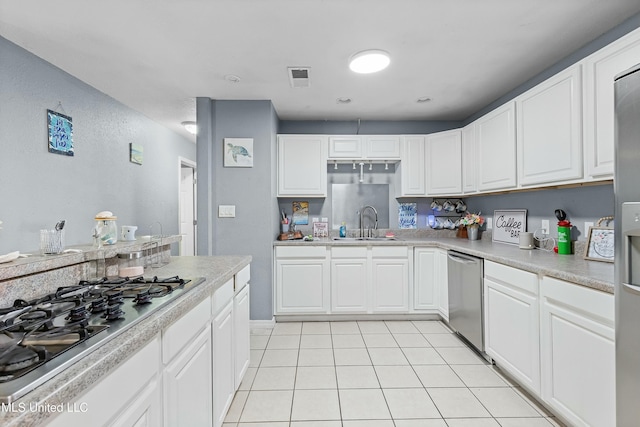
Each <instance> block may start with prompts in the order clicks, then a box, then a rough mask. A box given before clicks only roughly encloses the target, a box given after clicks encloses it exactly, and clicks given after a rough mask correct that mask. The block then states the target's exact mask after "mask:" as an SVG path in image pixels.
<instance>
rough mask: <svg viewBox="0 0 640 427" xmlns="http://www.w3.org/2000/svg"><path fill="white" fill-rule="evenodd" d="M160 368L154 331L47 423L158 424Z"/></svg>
mask: <svg viewBox="0 0 640 427" xmlns="http://www.w3.org/2000/svg"><path fill="white" fill-rule="evenodd" d="M160 368H161V362H160V336H159V335H158V336H157V337H156V338H154V339H153V340H152V341H151V342H149V343H148V344H147V345H145V346H144V347H143V348H142V349H140V350H138V351H137V352H136V353H135V354H133V355H132V356H131V357H130V358H129V359H127V360H125V361H122V362H121V363H120V364H119V365H118V367H117V368H115V370H114V371H113V372H111V373H109V374H107V375H106V376H105V377H103V378H100V379H99V380H98V381H99V383H97V384H96V385H95V387H93V388H91V389H90V390H89V391H87V392H86V393H84V394H83V395H82V396H80V397H78V398H77V399H75V401H74V402H73V403H69V406H70V407H72V408H77V410H74V411H65V412H62V413H60V414H59V415H58V416H56V417H55V418H53V419H52V420H51V422H50V423H49V424H47V425H48V426H54V427H84V426H106V425H111V424H112V423H113V422H115V423H116V425H123V426H124V425H136V424H135V423H136V422H138V421H139V422H141V423H144V422H147V421H148V422H149V423H151V424H150V425H153V426H156V425H162V421H161V414H162V408H161V406H162V403H161V402H159V401H158V396H157V395H156V394H154V393H157V391H158V390H157V387H159V382H158V378H159V376H160ZM123 384H125V385H126V386H123ZM209 397H210V396H209ZM210 400H211V399H209V401H210ZM107 403H108V404H107ZM65 405H66V403H65ZM27 408H28V405H27ZM87 409H88V410H87ZM112 420H115V421H112ZM141 425H144V424H141ZM194 425H196V424H194Z"/></svg>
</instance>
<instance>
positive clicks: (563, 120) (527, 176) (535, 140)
mask: <svg viewBox="0 0 640 427" xmlns="http://www.w3.org/2000/svg"><path fill="white" fill-rule="evenodd" d="M581 82H582V80H581V66H580V65H576V66H573V67H570V68H568V69H566V70H564V71H562V72H560V73H558V74H556V75H555V76H553V77H551V78H550V79H548V80H546V81H544V82H543V83H541V84H539V85H537V86H536V87H534V88H533V89H531V90H529V91H527V92H525V93H524V94H522V95H520V96H519V97H518V98H517V99H516V111H517V141H518V182H519V184H520V185H521V186H528V185H534V184H546V183H554V184H557V183H561V182H563V181H571V180H576V179H581V178H582V177H583V173H582V165H583V161H582V84H581Z"/></svg>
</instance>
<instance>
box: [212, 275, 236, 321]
mask: <svg viewBox="0 0 640 427" xmlns="http://www.w3.org/2000/svg"><path fill="white" fill-rule="evenodd" d="M233 280H234V279H229V280H227V282H226V283H225V284H224V285H222V286H220V287H219V288H218V289H216V291H215V292H214V293H213V315H214V316H215V315H216V314H218V312H219V311H220V310H221V309H222V308H223V307H224V306H225V305H227V304H228V303H229V301H231V300H232V299H233V294H234V293H235V292H234V291H233V283H234V282H233Z"/></svg>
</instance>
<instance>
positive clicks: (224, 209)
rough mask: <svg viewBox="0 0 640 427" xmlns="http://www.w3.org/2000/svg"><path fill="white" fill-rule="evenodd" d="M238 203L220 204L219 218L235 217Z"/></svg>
mask: <svg viewBox="0 0 640 427" xmlns="http://www.w3.org/2000/svg"><path fill="white" fill-rule="evenodd" d="M235 217H236V205H218V218H235Z"/></svg>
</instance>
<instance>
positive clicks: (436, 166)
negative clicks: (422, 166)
mask: <svg viewBox="0 0 640 427" xmlns="http://www.w3.org/2000/svg"><path fill="white" fill-rule="evenodd" d="M461 134H462V132H461V130H460V129H455V130H450V131H446V132H438V133H434V134H431V135H427V139H426V156H427V157H426V165H427V171H426V172H427V195H428V196H431V195H443V194H444V195H453V194H460V193H462V158H461V155H462V152H461V150H462V137H461Z"/></svg>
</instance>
